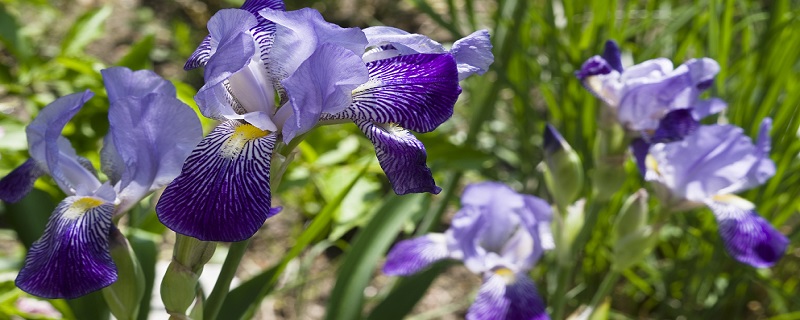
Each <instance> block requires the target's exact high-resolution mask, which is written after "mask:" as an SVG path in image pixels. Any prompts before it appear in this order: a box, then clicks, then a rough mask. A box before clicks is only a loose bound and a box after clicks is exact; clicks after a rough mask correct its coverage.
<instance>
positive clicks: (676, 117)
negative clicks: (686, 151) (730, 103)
mask: <svg viewBox="0 0 800 320" xmlns="http://www.w3.org/2000/svg"><path fill="white" fill-rule="evenodd" d="M718 72H719V64H718V63H717V62H716V61H714V60H713V59H709V58H700V59H690V60H688V61H686V62H685V63H683V64H681V65H680V66H678V67H677V68H674V67H673V65H672V62H671V61H669V60H668V59H665V58H657V59H653V60H647V61H644V62H642V63H639V64H636V65H633V66H630V67H628V68H623V67H622V59H621V54H620V50H619V47H618V46H617V44H616V43H615V42H614V41H608V42H606V46H605V50H604V52H603V54H602V55H599V56H594V57H591V58H589V60H587V61H586V62H584V64H583V66H581V69H580V70H578V71H577V72H576V73H575V74H576V76H577V77H578V79H579V80H581V82H582V83H583V85H584V86H585V87H586V88H587V89H588V90H589V91H591V92H592V94H594V95H595V96H597V97H598V98H600V99H601V100H602V101H603V102H605V104H606V105H608V107H610V108H611V109H612V110H613V111H614V112H615V114H616V116H617V120H618V121H619V123H621V124H622V125H623V126H624V127H625V128H626V129H628V130H631V131H636V132H641V133H642V134H643V135H644V136H645V137H646V138H647V140H648V141H650V140H654V142H655V141H664V140H679V139H680V138H681V137H682V136H683V135H685V134H686V133H685V132H683V133H674V132H673V131H675V130H678V131H679V132H680V131H681V130H680V129H673V128H663V127H661V126H660V124H662V120H664V118H665V117H667V116H669V115H670V113H673V112H677V113H676V114H672V115H671V116H670V119H667V121H666V124H668V125H676V126H679V128H684V127H686V126H693V124H692V123H693V122H697V121H698V120H700V119H702V118H704V117H706V116H708V115H710V114H714V113H718V112H720V111H722V110H723V109H725V107H726V104H725V103H724V102H723V101H722V100H719V99H715V98H713V99H708V100H701V99H699V96H700V94H701V93H702V92H703V91H705V90H706V89H708V88H709V87H711V84H712V83H713V81H714V77H715V76H716V74H717V73H718ZM660 128H661V132H656V130H658V129H660ZM694 128H695V127H691V128H689V129H694ZM689 129H687V130H689ZM670 133H671V134H670ZM654 136H655V137H654Z"/></svg>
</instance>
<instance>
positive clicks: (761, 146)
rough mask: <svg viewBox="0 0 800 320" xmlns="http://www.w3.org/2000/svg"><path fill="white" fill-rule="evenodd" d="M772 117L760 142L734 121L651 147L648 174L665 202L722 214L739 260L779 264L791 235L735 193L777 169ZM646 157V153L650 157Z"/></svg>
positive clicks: (722, 226) (723, 230)
mask: <svg viewBox="0 0 800 320" xmlns="http://www.w3.org/2000/svg"><path fill="white" fill-rule="evenodd" d="M771 123H772V121H771V120H770V119H769V118H767V119H764V121H763V122H762V124H761V130H760V132H759V135H758V140H757V141H756V143H755V145H754V144H753V143H752V141H751V140H750V138H749V137H747V136H746V135H745V134H744V133H743V130H742V129H741V128H739V127H736V126H732V125H710V126H700V127H699V128H698V129H697V130H696V131H695V132H694V133H693V134H691V135H689V136H686V137H685V138H684V139H683V140H682V141H679V142H672V143H658V144H654V145H652V146H650V148H649V150H648V153H649V156H647V155H645V156H643V155H642V154H639V156H638V159H637V160H638V161H639V162H644V167H646V175H645V178H646V179H647V180H649V181H654V182H656V183H657V186H659V188H660V189H658V191H659V192H660V193H661V196H662V198H664V199H667V203H666V204H665V205H667V206H671V207H677V208H687V207H693V206H702V205H705V206H708V207H709V208H710V209H711V211H712V212H714V215H715V216H716V218H717V223H718V224H719V234H720V236H721V237H722V241H723V242H724V243H725V248H726V249H727V251H728V253H730V254H731V255H732V256H733V257H734V258H735V259H736V260H738V261H740V262H743V263H746V264H749V265H752V266H754V267H769V266H772V265H774V264H775V263H776V262H777V261H778V260H779V259H780V258H781V257H782V256H783V253H784V251H785V250H786V246H787V244H788V242H789V241H788V239H787V238H786V237H785V236H784V235H782V234H781V233H780V232H778V231H777V230H775V228H773V227H772V225H771V224H770V223H769V222H768V221H766V220H765V219H764V218H762V217H761V216H759V215H758V213H756V212H755V210H754V209H755V205H754V204H752V203H750V202H749V201H747V200H745V199H742V198H740V197H737V196H736V195H734V194H735V193H737V192H739V191H743V190H747V189H750V188H753V187H756V186H759V185H761V184H763V183H764V182H765V181H766V180H767V179H769V178H770V177H772V176H773V175H774V174H775V164H774V163H773V162H772V160H770V159H769V149H770V139H769V130H770V127H771ZM645 157H646V158H645Z"/></svg>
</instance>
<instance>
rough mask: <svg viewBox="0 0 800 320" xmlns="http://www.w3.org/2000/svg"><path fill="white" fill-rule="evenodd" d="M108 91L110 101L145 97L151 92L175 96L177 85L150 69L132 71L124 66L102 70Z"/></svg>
mask: <svg viewBox="0 0 800 320" xmlns="http://www.w3.org/2000/svg"><path fill="white" fill-rule="evenodd" d="M100 73H101V74H102V75H103V83H104V84H105V87H106V92H108V102H109V103H112V104H113V103H114V102H116V101H117V100H119V99H125V98H131V97H133V98H143V97H144V96H146V95H148V94H151V93H158V94H163V95H167V96H171V97H174V96H175V94H176V93H175V86H174V85H172V83H171V82H169V81H167V80H165V79H164V78H162V77H161V76H159V75H158V74H156V73H155V72H153V71H150V70H139V71H132V70H131V69H128V68H124V67H113V68H108V69H103V70H100Z"/></svg>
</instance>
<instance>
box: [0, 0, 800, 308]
mask: <svg viewBox="0 0 800 320" xmlns="http://www.w3.org/2000/svg"><path fill="white" fill-rule="evenodd" d="M241 2H242V1H237V0H210V1H197V0H108V1H100V0H96V1H95V0H78V1H43V0H24V1H23V0H0V176H4V175H5V174H7V173H8V172H9V171H11V170H12V169H13V168H15V167H16V166H18V165H20V164H21V163H22V162H24V161H25V159H27V158H28V154H27V144H26V140H25V133H24V127H25V126H26V124H27V123H29V122H30V120H31V119H32V118H33V117H34V116H35V115H36V114H37V112H38V110H40V109H41V108H42V107H44V106H45V105H47V104H48V103H50V102H52V101H53V100H54V99H55V98H56V97H58V96H61V95H65V94H69V93H72V92H76V91H80V90H84V89H91V90H93V91H94V92H95V93H96V94H97V95H98V96H97V97H95V98H94V99H92V100H91V101H90V102H89V103H88V104H87V105H86V106H85V107H84V108H83V109H82V111H81V112H80V113H79V114H78V115H77V116H76V117H75V118H74V119H73V120H72V122H71V123H70V124H69V125H68V126H67V128H66V129H65V131H64V134H65V136H67V137H68V138H69V139H70V141H71V142H72V144H73V146H74V147H75V148H76V150H77V151H78V153H79V154H80V155H82V156H84V157H87V158H88V159H90V160H92V161H93V162H94V163H95V164H96V167H99V155H98V151H99V149H100V146H101V145H102V142H101V141H102V137H103V136H104V135H105V133H106V131H107V130H108V124H107V121H106V117H107V114H106V110H107V105H106V101H105V99H104V96H105V92H104V89H103V86H102V78H101V76H100V73H99V71H100V70H101V69H103V68H106V67H109V66H115V65H122V66H127V67H130V68H132V69H153V70H155V71H156V72H157V73H159V74H160V75H162V76H164V77H165V78H167V79H169V80H171V81H173V83H175V85H176V86H177V88H178V95H179V98H180V99H181V100H183V101H184V102H186V103H187V104H189V105H191V106H193V107H195V109H196V106H195V105H194V102H193V99H192V97H193V95H194V94H195V92H196V90H197V89H198V88H200V87H201V86H202V80H203V79H202V71H199V70H195V71H191V72H186V71H183V68H182V67H183V64H184V62H185V59H186V58H187V57H188V56H189V55H190V54H191V52H192V51H193V50H194V49H195V48H196V46H197V44H199V42H200V40H201V39H202V38H203V37H204V36H205V35H206V34H207V30H206V27H205V24H206V22H207V21H208V19H209V18H210V16H211V15H213V13H215V12H216V11H218V10H219V9H221V8H231V7H238V6H240V5H241ZM286 7H287V10H295V9H299V8H302V7H312V8H315V9H317V10H319V11H320V12H322V15H323V16H324V17H325V18H326V19H327V20H328V21H331V22H333V23H337V24H339V25H341V26H344V27H362V28H363V27H368V26H376V25H388V26H394V27H398V28H401V29H404V30H406V31H409V32H415V33H421V34H425V35H428V36H430V37H431V38H433V39H434V40H437V41H439V42H442V43H452V42H453V41H455V40H457V39H458V38H460V37H463V36H465V35H467V34H469V33H471V32H472V31H474V30H477V29H483V28H486V29H489V31H490V33H491V35H492V42H493V44H494V55H495V63H494V64H493V65H492V68H491V70H490V72H488V73H487V74H485V75H483V76H480V77H472V78H470V79H469V80H467V81H465V82H462V87H463V88H464V92H463V94H462V95H461V98H460V100H459V102H458V104H457V105H456V110H455V115H454V116H453V118H452V119H450V120H449V121H448V122H447V123H445V124H444V125H442V126H441V127H439V128H438V129H437V130H436V131H435V132H432V133H427V134H423V135H418V137H419V138H420V140H422V141H423V142H424V143H425V146H426V148H427V150H428V164H429V166H430V167H431V169H432V171H433V172H434V177H435V178H436V181H437V183H438V185H439V186H441V187H442V188H443V189H444V191H443V192H442V193H441V194H440V195H437V196H429V195H412V196H404V197H396V196H394V195H393V193H392V192H391V188H390V187H389V185H388V181H387V180H386V178H385V175H384V174H383V172H382V171H381V169H380V167H379V166H378V164H377V161H376V160H375V156H374V151H373V150H372V146H371V144H370V143H369V141H368V140H367V139H365V138H364V137H363V136H362V134H361V133H359V132H358V130H357V128H356V127H355V126H354V125H352V124H347V125H337V126H329V127H322V128H319V129H317V130H315V131H314V132H313V133H311V134H310V135H309V136H308V138H307V139H306V141H305V142H303V143H302V144H301V145H300V146H299V148H298V151H297V152H296V154H295V161H294V163H293V164H292V165H291V166H290V167H289V169H288V172H287V174H286V176H285V177H284V179H283V181H282V184H281V186H280V189H279V190H278V191H277V192H275V193H273V198H274V199H275V200H274V201H276V202H277V204H279V205H283V206H284V210H283V212H282V213H280V214H279V215H277V216H275V217H273V218H271V219H270V220H268V221H267V223H266V224H265V225H264V227H263V228H262V230H261V231H260V232H259V233H258V234H257V235H256V239H255V240H254V241H253V242H252V243H251V246H250V248H249V250H248V254H247V256H246V257H245V261H243V263H242V265H241V266H240V269H239V271H238V277H239V279H240V281H241V283H242V285H241V286H240V287H238V288H237V289H234V291H233V292H232V293H231V296H229V299H228V300H227V301H226V303H225V305H224V306H223V311H222V312H221V314H223V315H225V318H228V317H229V318H231V319H233V318H237V317H245V318H247V317H255V318H258V319H321V318H324V317H327V318H329V319H346V318H354V317H356V316H362V317H365V318H368V319H395V318H396V319H401V318H408V319H416V320H421V319H459V318H463V316H464V314H465V312H466V310H467V308H468V307H469V305H470V303H471V301H472V298H473V297H474V295H475V292H476V291H477V288H478V286H479V285H480V282H481V280H480V278H479V277H478V276H477V275H473V274H471V273H470V272H469V271H468V270H467V269H466V268H464V267H463V266H461V265H458V264H448V263H441V264H437V265H436V266H435V267H434V268H432V269H431V270H429V271H427V272H425V273H423V274H420V275H419V276H416V277H415V278H414V279H413V281H399V280H398V279H394V278H390V277H386V276H383V275H381V273H380V267H381V266H382V261H383V260H382V257H383V255H385V252H386V250H387V249H388V248H389V246H390V245H391V244H392V243H393V242H395V241H396V240H399V239H404V238H408V237H411V236H413V235H414V234H421V233H424V232H426V231H437V232H441V231H442V230H445V229H446V228H447V226H448V223H449V221H450V219H451V217H452V214H453V213H454V212H455V211H456V210H457V208H458V204H459V195H460V193H461V190H462V189H463V187H464V185H466V184H467V183H470V182H477V181H485V180H496V181H501V182H504V183H507V184H509V185H511V186H512V187H513V188H514V189H516V190H518V191H521V192H526V193H529V194H534V195H537V196H539V197H542V198H545V199H550V198H551V197H550V195H549V194H548V192H547V189H546V188H545V185H544V182H543V178H542V171H541V170H540V166H541V161H542V158H543V152H542V133H543V129H544V125H545V123H547V122H549V123H552V124H553V125H555V126H556V127H557V128H558V129H559V130H560V131H561V133H562V134H563V135H564V137H565V138H566V139H567V141H568V142H569V143H570V144H571V145H572V147H573V148H574V149H575V150H576V151H577V152H578V154H579V155H580V157H581V160H582V162H583V166H584V168H585V171H586V176H587V178H588V179H587V183H586V186H585V188H584V189H585V192H584V194H585V195H586V196H589V197H592V198H593V199H595V198H598V197H601V198H604V200H603V201H602V202H596V203H602V204H603V205H602V206H600V207H596V208H593V211H592V213H593V217H591V218H587V223H588V225H589V226H590V227H589V232H587V233H586V242H587V245H586V246H585V248H584V249H583V250H582V251H581V252H580V253H579V254H576V255H575V256H574V264H575V268H576V273H575V277H574V279H571V280H570V283H569V286H568V291H567V292H566V301H567V304H566V310H567V314H569V313H571V312H572V311H574V310H575V309H577V308H578V307H579V306H580V305H582V304H587V303H588V301H589V300H590V299H591V297H592V295H593V294H594V292H595V291H596V290H597V289H598V285H599V284H600V282H601V281H602V279H603V276H604V275H605V274H607V273H608V270H609V267H610V264H609V259H610V258H609V256H610V248H609V243H608V234H610V232H611V226H612V222H613V221H614V217H615V216H616V214H617V212H618V211H619V208H620V206H621V204H622V202H623V201H624V199H625V198H626V197H627V196H628V195H630V194H632V193H633V192H635V191H636V190H637V189H639V188H640V187H643V186H645V184H644V183H643V181H642V179H641V177H640V175H639V174H638V172H636V170H635V167H634V166H633V165H632V163H630V161H629V160H627V159H624V158H623V159H618V158H615V159H610V158H608V157H603V156H601V153H603V150H604V148H607V144H608V143H609V142H608V141H607V140H602V141H600V140H599V139H598V136H601V135H602V133H599V132H598V119H600V118H601V117H602V115H601V113H600V110H601V107H602V105H601V104H600V103H599V101H598V100H597V99H595V98H594V97H593V96H591V94H589V92H588V91H586V90H584V89H583V87H582V86H581V84H580V82H579V81H578V80H577V79H576V78H575V77H574V75H573V74H574V72H575V71H576V70H577V69H578V68H580V65H581V64H582V63H583V61H585V60H586V59H587V58H589V57H591V56H592V55H595V54H599V53H600V52H601V51H602V46H603V43H604V42H605V41H606V40H607V39H614V40H616V41H617V42H618V43H619V44H620V46H621V48H622V50H623V63H624V64H627V65H630V64H633V63H636V62H641V61H644V60H647V59H652V58H656V57H667V58H668V59H671V60H672V61H673V62H675V64H676V65H677V64H680V63H681V62H683V61H685V60H687V59H689V58H693V57H710V58H713V59H715V60H717V61H718V62H719V64H720V65H721V68H722V70H721V72H720V74H719V75H718V76H717V80H716V82H715V84H714V86H713V87H712V88H711V89H710V90H709V91H710V92H709V93H707V95H708V96H717V97H720V98H722V99H724V100H725V101H727V102H728V104H729V109H728V110H727V111H726V112H725V113H724V114H722V115H720V116H719V117H718V118H714V119H710V120H707V121H709V122H723V123H732V124H736V125H738V126H741V127H743V128H744V129H745V131H746V132H747V133H748V134H749V135H750V136H755V134H756V132H757V126H758V125H759V124H760V123H761V119H762V118H764V117H772V118H773V119H774V127H773V130H772V141H773V145H772V153H771V157H772V159H773V160H774V161H775V163H776V166H777V168H778V170H777V174H776V176H775V177H773V178H772V179H771V180H770V181H769V182H768V183H767V184H765V185H764V186H762V187H760V188H757V189H754V190H750V191H748V192H746V193H744V194H742V196H744V197H745V198H747V199H749V200H750V201H753V202H754V203H756V205H757V208H758V211H759V212H760V213H761V215H763V216H764V217H765V218H767V219H768V220H769V221H771V222H772V223H773V224H774V225H775V226H776V227H777V228H778V229H779V230H780V231H781V232H783V233H784V234H786V235H787V236H788V237H789V238H790V240H791V242H792V244H791V245H790V246H789V249H788V251H787V253H786V256H785V257H784V258H783V259H782V260H781V261H780V262H779V263H778V264H777V265H776V266H775V267H773V268H770V269H754V268H751V267H748V266H746V265H743V264H739V263H737V262H735V261H734V260H733V259H732V258H730V256H728V255H727V254H726V253H725V251H724V248H723V246H722V242H721V240H720V238H719V236H718V234H717V225H716V222H715V219H714V217H713V215H712V214H711V213H710V211H708V210H707V209H698V210H694V211H691V212H682V213H679V214H674V215H672V216H671V217H670V219H669V222H668V225H667V226H666V227H664V228H663V229H662V231H661V233H660V239H659V243H658V245H657V246H656V248H655V250H653V252H652V253H651V254H649V255H648V256H647V257H646V258H645V260H644V262H642V263H639V264H637V265H635V266H634V267H633V268H631V269H628V270H627V271H625V272H624V273H623V276H622V277H621V280H620V282H619V283H618V284H617V285H616V286H615V287H614V289H613V291H612V298H611V300H609V303H610V310H611V311H610V313H609V315H608V317H609V318H611V319H719V318H725V319H773V320H790V319H800V295H798V294H797V292H798V291H799V288H798V285H799V284H800V276H798V275H800V247H799V246H798V245H797V244H798V243H799V242H800V232H798V226H800V214H799V211H800V158H799V157H798V156H799V155H800V140H798V136H800V132H798V126H799V125H800V3H798V2H797V1H795V0H791V1H789V0H774V1H750V0H699V1H677V0H673V1H616V0H596V1H590V0H586V1H583V0H563V1H540V0H341V1H310V0H302V1H292V0H287V3H286ZM204 125H205V128H206V130H210V128H212V127H213V126H214V123H212V122H210V121H205V122H204ZM602 139H606V138H602ZM601 162H609V163H625V168H626V171H625V172H627V174H624V173H625V172H623V174H622V175H621V176H618V178H620V179H622V180H623V181H622V189H621V190H620V191H619V192H616V193H610V194H607V195H602V196H599V195H598V193H597V190H598V186H602V183H603V182H604V181H603V180H604V179H606V178H607V177H604V176H603V175H602V174H601V173H599V172H597V168H598V166H603V165H605V164H608V163H601ZM593 190H594V192H593ZM62 198H63V194H61V191H60V190H59V189H58V188H57V187H56V186H55V184H54V183H53V181H52V180H50V179H49V178H45V179H40V180H39V181H38V182H37V184H36V190H35V191H34V192H33V193H32V194H30V195H29V196H28V197H27V198H25V199H23V200H22V201H21V202H19V203H16V204H7V203H0V319H17V318H30V319H47V318H60V317H63V318H67V319H106V318H108V317H109V315H108V312H107V311H106V310H104V309H103V308H101V307H99V306H102V297H101V296H100V295H96V294H93V295H89V296H87V297H84V298H81V299H76V300H72V301H59V300H54V301H50V302H49V304H47V303H45V304H44V305H42V304H40V303H39V302H38V301H37V300H33V298H31V297H30V296H28V295H27V294H25V293H23V292H21V291H19V290H18V289H16V288H15V287H14V285H13V279H14V277H15V272H16V270H18V269H19V267H20V266H21V263H22V261H23V259H24V256H25V250H26V249H25V248H27V247H29V246H30V245H31V243H32V242H33V241H35V240H36V239H37V238H38V237H39V236H40V235H41V233H42V231H43V230H44V225H45V224H46V222H47V218H48V217H49V215H50V213H51V212H52V210H53V208H55V205H56V204H57V202H58V201H59V200H60V199H62ZM155 201H156V198H155V196H154V197H152V198H148V199H145V200H144V201H143V202H142V203H141V204H140V205H139V206H138V207H137V208H136V209H134V210H133V211H132V212H131V213H130V214H129V216H128V217H127V218H126V219H125V220H124V221H123V222H122V224H123V225H124V226H125V233H126V235H127V236H128V238H129V240H130V241H131V243H132V245H133V246H134V249H135V250H136V253H137V256H138V257H139V259H140V261H141V262H142V264H143V266H145V273H146V276H147V279H148V280H150V279H153V278H154V277H155V272H156V271H155V270H156V268H155V266H156V264H157V261H165V260H168V259H169V258H170V256H171V244H172V242H173V241H174V235H171V234H170V232H167V230H166V229H165V227H163V226H162V225H160V224H159V222H158V220H157V219H156V217H155V215H154V211H153V206H154V205H155ZM652 202H653V206H656V204H655V203H656V201H652ZM323 214H324V215H327V216H328V217H330V220H329V221H326V222H325V223H323V224H321V228H315V229H314V228H307V226H308V225H309V222H310V221H312V220H314V219H315V217H317V216H320V215H323ZM320 221H321V220H320ZM312 229H313V230H312ZM295 244H298V245H297V246H295ZM291 248H294V249H292V250H293V251H292V252H290V253H289V256H288V257H289V258H286V257H287V252H289V251H290V249H291ZM225 252H226V251H225V245H220V247H219V248H218V249H217V257H215V259H214V260H212V263H213V262H214V261H216V262H217V263H219V262H221V260H222V259H224V255H225ZM292 255H295V256H296V258H295V259H291V257H292ZM554 261H555V254H552V253H548V254H546V255H545V257H544V258H543V259H542V261H541V262H540V263H539V264H538V267H537V268H536V269H535V270H534V272H533V273H532V276H533V279H534V280H535V281H536V283H537V285H538V288H539V291H540V292H541V293H542V295H543V296H544V297H545V300H546V301H548V300H550V298H551V297H552V295H553V294H554V291H555V287H556V282H557V280H556V279H555V274H556V273H555V272H554V271H555V270H554V268H556V267H555V266H556V264H555V263H554ZM157 288H158V284H156V289H155V290H156V291H157V290H158V289H157ZM148 290H149V291H150V290H153V289H152V288H150V287H149V288H148ZM148 295H149V293H148ZM146 300H147V299H146ZM249 303H256V305H257V306H258V307H256V308H248V307H247V305H248V304H249ZM51 306H52V307H51ZM31 308H33V309H31ZM36 308H39V309H41V310H50V311H48V312H50V314H49V315H47V314H45V315H42V314H38V315H37V314H36V312H34V311H37V310H39V309H36ZM142 308H144V310H143V311H148V310H149V308H150V306H149V302H148V301H145V302H143V304H142ZM41 310H39V311H41ZM53 312H54V313H53ZM40 313H41V312H40ZM147 314H148V313H147V312H140V319H143V317H146V315H147ZM344 315H349V316H344Z"/></svg>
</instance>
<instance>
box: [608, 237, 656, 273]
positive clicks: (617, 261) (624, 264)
mask: <svg viewBox="0 0 800 320" xmlns="http://www.w3.org/2000/svg"><path fill="white" fill-rule="evenodd" d="M657 243H658V230H657V229H654V228H653V227H651V226H644V227H642V228H639V229H636V231H634V232H632V233H629V234H627V235H625V236H624V237H622V238H619V239H617V241H615V242H614V248H613V257H614V259H613V261H612V263H611V268H613V269H614V270H616V271H619V272H622V271H624V270H625V269H628V268H630V267H631V266H633V265H635V264H637V263H639V262H641V261H642V260H643V259H644V257H646V256H647V255H648V254H650V251H651V250H652V249H653V247H655V245H656V244H657Z"/></svg>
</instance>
